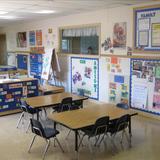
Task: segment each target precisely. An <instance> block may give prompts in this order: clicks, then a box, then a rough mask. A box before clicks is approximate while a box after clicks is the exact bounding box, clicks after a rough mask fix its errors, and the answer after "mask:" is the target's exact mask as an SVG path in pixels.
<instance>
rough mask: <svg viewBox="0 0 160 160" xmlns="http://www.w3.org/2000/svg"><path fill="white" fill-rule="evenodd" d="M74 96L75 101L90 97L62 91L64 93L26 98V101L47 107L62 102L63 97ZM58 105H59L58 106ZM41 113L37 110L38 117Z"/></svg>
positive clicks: (34, 106) (36, 105) (32, 105)
mask: <svg viewBox="0 0 160 160" xmlns="http://www.w3.org/2000/svg"><path fill="white" fill-rule="evenodd" d="M67 97H72V100H73V102H74V101H76V100H82V101H83V100H86V99H88V97H85V96H79V95H76V94H73V93H69V92H62V93H56V94H51V95H42V96H37V97H30V98H27V99H26V102H27V104H28V105H30V106H31V107H33V108H37V109H38V108H45V107H51V106H52V107H53V108H54V106H56V105H58V104H60V103H61V101H62V99H64V98H67ZM56 107H57V106H56ZM38 117H39V115H38V112H37V119H38Z"/></svg>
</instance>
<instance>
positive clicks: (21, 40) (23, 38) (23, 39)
mask: <svg viewBox="0 0 160 160" xmlns="http://www.w3.org/2000/svg"><path fill="white" fill-rule="evenodd" d="M16 39H17V47H19V48H25V47H27V32H18V33H17V35H16Z"/></svg>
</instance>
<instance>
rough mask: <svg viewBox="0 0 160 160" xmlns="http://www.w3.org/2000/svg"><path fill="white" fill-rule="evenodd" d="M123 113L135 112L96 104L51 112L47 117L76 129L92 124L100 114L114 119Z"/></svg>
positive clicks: (110, 105)
mask: <svg viewBox="0 0 160 160" xmlns="http://www.w3.org/2000/svg"><path fill="white" fill-rule="evenodd" d="M125 114H130V115H132V114H135V112H134V111H132V110H130V109H127V110H126V109H122V108H118V107H116V106H115V105H113V104H104V105H98V104H97V105H96V106H88V107H86V108H82V109H78V110H73V111H66V112H61V113H52V114H50V115H49V116H48V118H49V119H51V120H54V121H55V122H58V123H61V124H62V125H64V126H66V127H68V128H70V129H73V130H76V129H80V128H83V127H86V126H90V125H93V124H94V123H95V121H96V119H98V118H100V117H102V116H109V117H110V119H115V118H118V117H120V116H122V115H125Z"/></svg>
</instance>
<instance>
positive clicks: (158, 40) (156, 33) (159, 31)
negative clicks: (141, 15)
mask: <svg viewBox="0 0 160 160" xmlns="http://www.w3.org/2000/svg"><path fill="white" fill-rule="evenodd" d="M151 42H152V47H160V23H152V40H151Z"/></svg>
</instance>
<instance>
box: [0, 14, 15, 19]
mask: <svg viewBox="0 0 160 160" xmlns="http://www.w3.org/2000/svg"><path fill="white" fill-rule="evenodd" d="M0 19H17V17H15V16H1V15H0Z"/></svg>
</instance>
